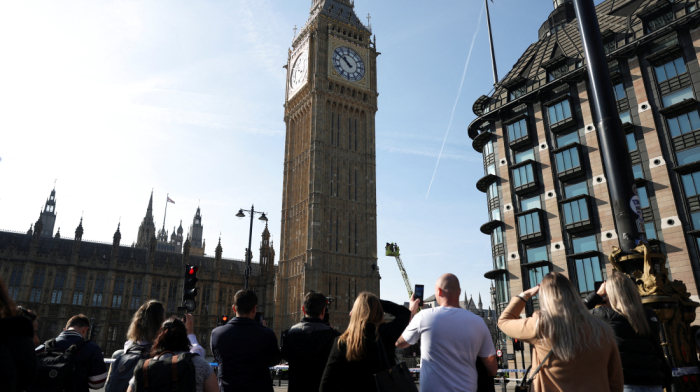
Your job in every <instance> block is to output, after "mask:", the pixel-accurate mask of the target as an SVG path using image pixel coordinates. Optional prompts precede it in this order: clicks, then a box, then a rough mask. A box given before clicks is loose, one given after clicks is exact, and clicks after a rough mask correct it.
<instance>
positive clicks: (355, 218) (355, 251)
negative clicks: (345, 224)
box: [355, 218, 357, 254]
mask: <svg viewBox="0 0 700 392" xmlns="http://www.w3.org/2000/svg"><path fill="white" fill-rule="evenodd" d="M355 254H357V218H355Z"/></svg>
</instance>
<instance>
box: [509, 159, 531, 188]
mask: <svg viewBox="0 0 700 392" xmlns="http://www.w3.org/2000/svg"><path fill="white" fill-rule="evenodd" d="M513 181H514V184H515V186H516V187H520V186H523V185H527V184H531V183H534V182H535V173H534V170H533V168H532V164H529V165H525V166H521V167H519V168H516V169H513Z"/></svg>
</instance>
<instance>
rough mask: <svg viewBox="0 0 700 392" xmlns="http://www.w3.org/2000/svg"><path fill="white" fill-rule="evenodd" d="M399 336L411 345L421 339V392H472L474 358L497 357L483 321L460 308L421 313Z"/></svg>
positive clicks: (443, 308) (474, 382) (424, 310)
mask: <svg viewBox="0 0 700 392" xmlns="http://www.w3.org/2000/svg"><path fill="white" fill-rule="evenodd" d="M402 336H403V338H404V340H406V341H407V342H408V343H410V344H415V343H416V342H417V341H418V339H419V338H420V339H421V344H420V351H421V369H420V390H421V392H432V391H435V392H437V391H439V392H450V391H455V392H456V391H460V392H462V391H466V392H475V391H476V387H477V372H476V360H477V357H481V358H487V357H490V356H492V355H496V349H495V348H494V347H493V341H492V340H491V333H490V332H489V329H488V327H487V326H486V323H485V322H484V320H483V319H482V318H481V317H479V316H477V315H475V314H474V313H472V312H470V311H468V310H466V309H462V308H451V307H444V306H441V307H438V308H432V309H423V310H421V311H420V312H419V313H418V314H417V315H416V316H415V317H413V320H411V323H410V324H408V327H406V330H405V331H404V332H403V334H402Z"/></svg>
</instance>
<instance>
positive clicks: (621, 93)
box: [613, 83, 627, 101]
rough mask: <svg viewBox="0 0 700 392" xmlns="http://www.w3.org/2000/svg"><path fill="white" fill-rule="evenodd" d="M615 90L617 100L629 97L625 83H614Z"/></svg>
mask: <svg viewBox="0 0 700 392" xmlns="http://www.w3.org/2000/svg"><path fill="white" fill-rule="evenodd" d="M613 92H614V93H615V100H616V101H619V100H621V99H625V98H627V95H625V85H624V84H622V83H618V84H616V85H614V86H613Z"/></svg>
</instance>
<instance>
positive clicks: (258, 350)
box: [211, 317, 281, 392]
mask: <svg viewBox="0 0 700 392" xmlns="http://www.w3.org/2000/svg"><path fill="white" fill-rule="evenodd" d="M211 351H212V353H214V358H216V361H217V362H218V363H219V371H218V374H217V376H218V378H219V389H220V390H221V392H234V391H235V392H245V391H251V392H253V391H255V392H258V391H267V392H272V391H273V389H272V378H271V377H270V366H274V365H277V364H278V363H279V361H280V358H281V356H280V350H279V347H278V346H277V337H275V333H274V332H272V330H271V329H270V328H267V327H263V326H262V325H260V324H259V323H258V322H257V321H255V320H252V319H249V318H246V317H234V318H232V319H231V321H229V322H228V323H226V325H222V326H220V327H217V328H215V329H214V331H212V333H211Z"/></svg>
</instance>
